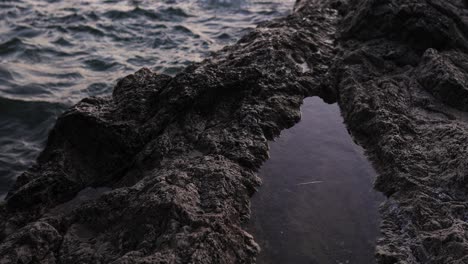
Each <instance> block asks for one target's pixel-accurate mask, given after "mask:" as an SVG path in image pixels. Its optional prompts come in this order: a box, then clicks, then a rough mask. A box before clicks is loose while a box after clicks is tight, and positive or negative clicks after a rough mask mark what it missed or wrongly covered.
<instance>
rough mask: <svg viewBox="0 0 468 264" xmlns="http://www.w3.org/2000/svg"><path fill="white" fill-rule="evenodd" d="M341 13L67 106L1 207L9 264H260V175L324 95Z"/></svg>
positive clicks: (146, 74) (300, 10)
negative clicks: (99, 190) (254, 228)
mask: <svg viewBox="0 0 468 264" xmlns="http://www.w3.org/2000/svg"><path fill="white" fill-rule="evenodd" d="M335 18H336V12H335V11H333V10H331V9H327V8H325V6H322V4H321V3H319V2H317V3H313V4H311V5H303V6H298V7H297V11H296V12H294V14H292V15H291V16H289V17H287V18H284V19H280V20H275V21H272V22H267V23H264V24H262V25H260V26H259V27H258V28H257V29H256V30H254V31H253V32H252V33H249V34H248V35H246V36H245V37H244V38H242V39H241V40H240V41H239V42H238V43H237V44H236V45H233V46H230V47H226V48H224V49H223V50H221V51H219V52H218V53H216V54H214V55H213V56H212V57H211V58H209V59H207V60H205V61H203V62H201V63H198V64H194V65H192V66H190V67H188V68H187V69H186V70H185V71H183V72H182V73H180V74H178V75H177V76H175V77H173V78H171V77H168V76H164V75H159V74H156V73H154V72H151V71H150V70H147V69H142V70H140V71H138V72H137V73H135V74H133V75H130V76H127V77H125V78H123V79H122V80H121V81H120V82H119V83H118V84H117V86H116V87H115V89H114V92H113V94H112V96H111V97H104V98H87V99H84V100H82V101H81V102H80V103H78V104H77V105H76V106H74V107H73V108H72V109H70V110H68V111H67V112H66V113H64V114H63V115H62V116H61V117H60V118H59V119H58V121H57V123H56V125H55V127H54V128H53V131H52V132H51V134H50V136H49V139H48V143H47V146H46V148H45V150H44V151H43V152H42V154H41V155H40V157H39V158H38V160H37V163H36V165H34V166H33V167H32V168H30V169H29V170H28V171H26V172H25V173H24V174H23V175H21V176H20V177H19V178H18V180H17V183H16V185H15V186H14V188H13V189H12V190H11V191H10V192H9V194H8V196H7V198H6V202H5V203H4V204H2V205H1V206H0V241H1V243H0V263H2V264H3V263H31V264H33V263H66V264H73V263H77V264H78V263H86V264H89V263H115V264H117V263H121V264H123V263H126V264H127V263H253V262H254V261H255V256H256V254H257V252H258V250H259V248H258V246H257V244H256V243H255V242H254V240H253V238H252V237H251V236H250V235H249V234H248V233H246V232H245V231H244V230H243V229H242V227H241V226H242V223H244V222H245V221H246V220H248V217H249V214H250V212H249V206H250V203H249V198H250V196H251V195H252V194H253V193H254V191H255V189H256V187H257V186H258V185H259V184H260V181H259V179H258V177H257V176H256V174H255V171H256V170H257V169H258V168H259V166H260V165H261V164H262V162H263V161H265V160H266V159H267V158H268V141H267V140H268V139H272V138H273V137H274V136H276V135H278V134H279V133H280V131H281V130H282V129H284V128H287V127H290V126H292V125H293V124H294V123H296V122H297V121H298V120H299V119H300V112H299V107H300V105H301V103H302V100H303V98H304V97H306V96H310V95H322V96H326V94H324V91H325V90H324V89H322V86H321V80H323V79H325V78H324V75H325V74H326V73H327V70H328V65H329V64H330V62H331V58H332V57H333V56H332V55H333V54H332V53H333V47H332V45H331V38H332V35H333V34H334V32H335V25H334V24H335ZM103 186H106V187H110V188H112V191H109V192H106V193H104V194H102V196H100V197H98V198H97V199H91V200H87V201H84V202H81V203H80V202H77V201H76V199H78V198H74V197H76V196H77V195H78V196H79V195H80V193H81V192H83V191H84V190H86V189H89V188H96V187H103Z"/></svg>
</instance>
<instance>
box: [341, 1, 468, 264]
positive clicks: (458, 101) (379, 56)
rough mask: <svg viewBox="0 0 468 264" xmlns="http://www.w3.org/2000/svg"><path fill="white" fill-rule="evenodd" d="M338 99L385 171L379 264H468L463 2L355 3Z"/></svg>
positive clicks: (345, 30) (380, 181)
mask: <svg viewBox="0 0 468 264" xmlns="http://www.w3.org/2000/svg"><path fill="white" fill-rule="evenodd" d="M348 5H349V10H348V12H347V14H346V17H345V18H344V19H343V20H342V22H341V26H340V29H339V32H340V34H339V35H340V37H339V41H338V42H339V49H340V56H338V58H337V60H336V62H335V64H334V66H333V67H332V68H333V70H332V71H333V74H332V76H334V77H335V78H334V81H335V86H336V90H337V93H338V102H339V104H340V107H341V110H342V114H343V117H344V119H345V122H346V124H347V125H348V128H349V130H350V131H351V133H352V135H353V136H354V137H355V139H356V140H357V141H358V142H359V143H360V144H361V145H362V146H363V147H364V148H365V149H366V150H367V153H368V155H369V156H370V158H371V160H372V161H373V162H374V165H375V167H376V168H377V170H378V172H379V176H378V178H377V182H376V188H377V189H378V190H379V191H382V192H383V193H385V194H386V195H387V196H388V197H389V199H388V200H387V201H386V202H385V204H384V205H383V206H382V209H381V213H382V219H383V220H382V224H381V231H382V237H381V238H380V239H379V241H378V245H377V252H376V253H377V255H376V256H377V261H378V263H379V264H392V263H398V264H408V263H425V264H435V263H450V264H455V263H460V264H461V263H468V257H467V256H468V237H467V235H466V234H467V230H468V223H467V212H468V211H467V209H468V208H467V206H468V203H467V201H468V200H467V198H468V197H467V195H466V190H467V181H466V178H467V176H468V166H467V165H468V162H467V157H468V145H467V142H468V113H467V112H466V111H467V110H468V104H467V100H468V94H467V87H468V86H467V84H468V83H467V80H468V79H467V78H468V74H467V70H466V69H467V64H466V62H467V59H468V55H467V54H466V51H467V46H468V41H467V33H468V25H467V24H466V18H467V15H468V9H467V8H468V6H467V4H466V1H457V0H448V1H436V0H423V1H412V0H397V1H394V0H379V1H377V0H376V1H374V0H364V1H349V3H348Z"/></svg>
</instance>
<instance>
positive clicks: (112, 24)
mask: <svg viewBox="0 0 468 264" xmlns="http://www.w3.org/2000/svg"><path fill="white" fill-rule="evenodd" d="M293 4H294V0H274V1H259V0H185V1H183V0H159V1H157V0H153V1H151V0H140V1H120V0H119V1H117V0H14V1H10V0H0V197H1V196H3V195H4V194H5V193H6V191H7V190H8V188H9V187H10V186H11V184H12V183H13V181H14V179H15V178H16V177H17V175H18V174H20V173H21V172H22V171H24V170H25V169H26V168H27V167H28V166H30V165H31V164H32V162H33V161H34V159H35V157H36V156H37V155H38V153H39V151H40V150H41V148H42V147H43V144H44V142H45V140H46V138H47V134H48V131H49V130H50V128H51V126H52V125H53V123H54V120H55V119H56V117H57V116H58V115H59V114H60V113H61V112H63V111H64V110H65V109H66V108H68V107H70V106H71V105H72V104H74V103H76V102H77V101H79V100H80V99H82V98H84V97H87V96H96V95H97V96H99V95H106V94H109V93H110V92H111V91H112V87H113V85H114V84H115V82H116V81H117V79H118V78H121V77H123V76H125V75H127V74H130V73H132V72H134V71H136V70H138V69H139V68H141V67H148V68H151V69H153V70H155V71H158V72H161V73H166V74H170V75H174V74H176V73H177V72H179V71H180V70H181V69H182V68H183V67H185V66H186V65H188V64H190V63H191V62H194V61H199V60H201V59H202V58H203V57H205V56H207V55H208V54H209V53H210V52H212V51H216V50H218V49H220V48H221V47H223V46H225V45H227V44H230V43H232V42H234V41H235V40H237V39H238V38H239V37H240V36H241V35H243V34H245V33H246V32H247V31H249V30H250V29H251V28H253V27H254V26H255V25H256V24H258V23H259V22H261V21H264V20H269V19H272V18H274V17H278V16H283V15H286V14H287V13H289V12H290V10H291V9H292V6H293Z"/></svg>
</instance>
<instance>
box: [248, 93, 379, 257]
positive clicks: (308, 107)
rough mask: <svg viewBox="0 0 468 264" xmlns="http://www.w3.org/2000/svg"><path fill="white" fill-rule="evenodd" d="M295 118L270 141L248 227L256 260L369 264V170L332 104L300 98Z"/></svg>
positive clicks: (373, 213)
mask: <svg viewBox="0 0 468 264" xmlns="http://www.w3.org/2000/svg"><path fill="white" fill-rule="evenodd" d="M301 110H302V119H301V121H300V123H299V124H297V125H296V126H294V127H293V128H291V129H288V130H285V131H283V132H282V133H281V136H280V137H279V138H277V139H276V140H275V142H271V143H270V159H269V160H268V161H267V162H266V163H265V164H264V166H263V167H262V169H261V170H260V176H261V178H262V180H263V186H262V187H261V188H260V189H259V191H258V193H256V194H255V195H254V197H253V199H252V219H251V223H250V226H249V229H250V231H251V232H252V233H253V235H254V237H255V238H256V241H257V242H258V243H259V244H260V246H261V248H262V252H261V254H260V256H259V258H258V263H259V264H282V263H294V264H372V263H375V259H374V252H375V243H376V239H377V237H378V235H379V228H378V225H379V215H378V205H379V203H380V201H382V200H383V198H382V195H380V194H379V193H377V192H375V191H374V190H373V182H374V180H375V176H376V172H375V171H374V169H373V167H372V166H371V164H370V163H369V161H368V160H367V158H366V156H365V155H364V151H363V150H362V148H360V147H359V146H358V145H356V144H355V143H354V142H353V140H352V138H351V136H350V135H349V134H348V131H347V129H346V127H345V125H344V124H343V119H342V117H341V116H340V110H339V108H338V106H337V105H336V104H334V105H328V104H325V103H324V102H323V101H322V100H321V99H319V98H317V97H314V98H307V99H306V100H305V101H304V105H303V106H302V108H301Z"/></svg>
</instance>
